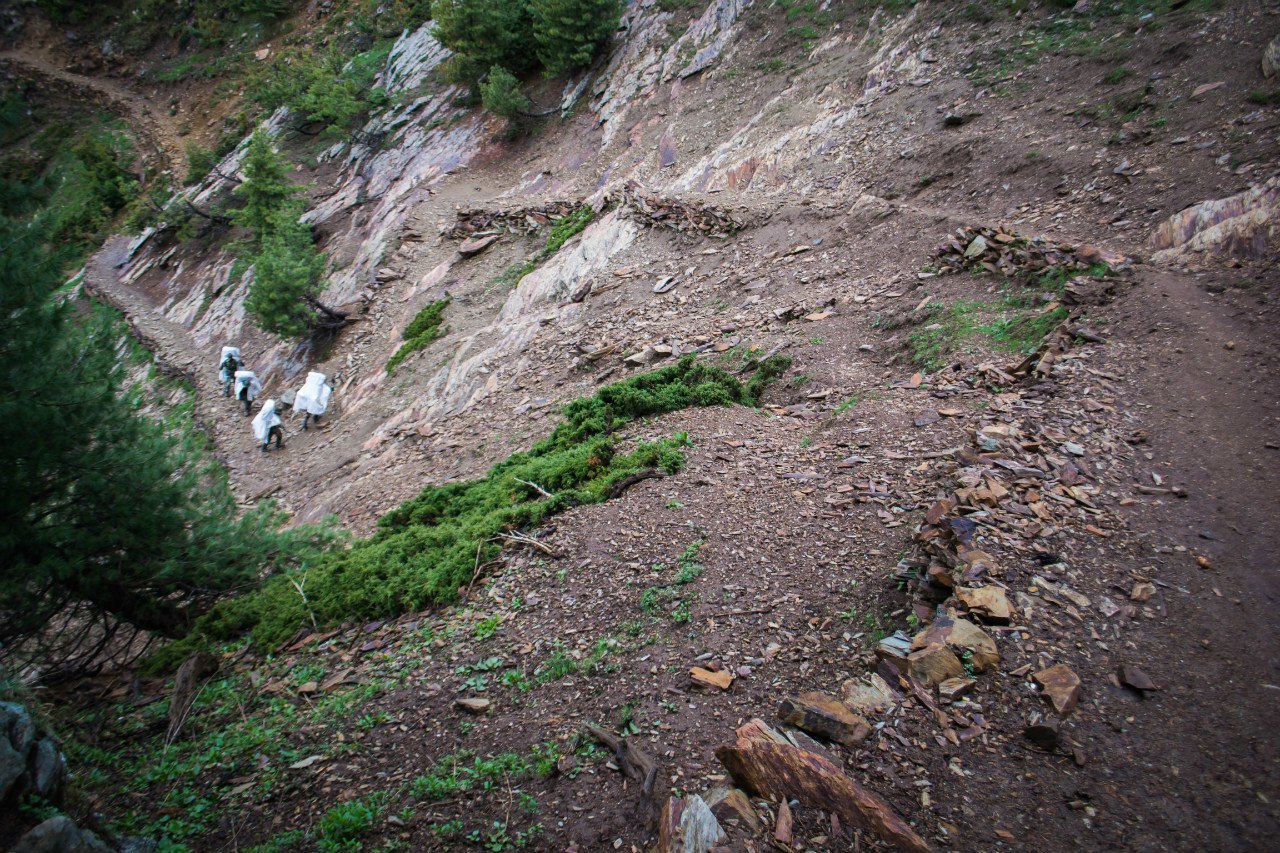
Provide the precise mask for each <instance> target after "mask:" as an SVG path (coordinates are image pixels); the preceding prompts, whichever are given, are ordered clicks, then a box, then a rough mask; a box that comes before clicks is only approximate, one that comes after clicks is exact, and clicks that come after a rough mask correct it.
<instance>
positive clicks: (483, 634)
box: [473, 613, 502, 640]
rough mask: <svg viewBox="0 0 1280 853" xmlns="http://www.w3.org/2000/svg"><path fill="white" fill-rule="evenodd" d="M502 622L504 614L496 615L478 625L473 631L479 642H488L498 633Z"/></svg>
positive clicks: (482, 620)
mask: <svg viewBox="0 0 1280 853" xmlns="http://www.w3.org/2000/svg"><path fill="white" fill-rule="evenodd" d="M501 622H502V614H501V613H494V614H493V615H491V616H488V617H486V618H484V619H481V620H480V621H479V622H477V623H476V626H475V628H474V629H473V630H474V632H475V635H476V639H477V640H487V639H489V638H490V637H492V636H493V635H494V634H495V633H497V630H498V625H499V624H501Z"/></svg>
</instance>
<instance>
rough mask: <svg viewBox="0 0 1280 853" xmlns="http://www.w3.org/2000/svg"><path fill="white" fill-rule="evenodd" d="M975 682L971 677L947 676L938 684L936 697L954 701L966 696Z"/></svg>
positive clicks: (944, 700)
mask: <svg viewBox="0 0 1280 853" xmlns="http://www.w3.org/2000/svg"><path fill="white" fill-rule="evenodd" d="M975 683H976V682H975V681H974V680H973V679H972V678H948V679H947V680H946V681H944V682H942V683H941V684H939V685H938V698H940V699H941V700H942V701H943V702H954V701H956V700H957V699H959V698H960V697H962V696H967V695H968V694H969V693H970V692H971V691H972V690H973V685H974V684H975Z"/></svg>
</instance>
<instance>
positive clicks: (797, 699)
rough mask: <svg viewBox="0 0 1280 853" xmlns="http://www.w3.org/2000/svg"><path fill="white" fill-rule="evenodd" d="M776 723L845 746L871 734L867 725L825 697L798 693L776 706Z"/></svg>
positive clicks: (856, 742) (818, 694) (860, 718)
mask: <svg viewBox="0 0 1280 853" xmlns="http://www.w3.org/2000/svg"><path fill="white" fill-rule="evenodd" d="M778 719H780V720H782V721H783V722H784V723H787V724H788V725H792V726H795V727H796V728H798V729H803V730H804V731H806V732H808V733H809V734H812V735H817V736H818V737H821V738H826V739H827V740H829V741H834V742H835V743H839V744H844V745H845V746H854V745H856V744H859V743H861V742H862V741H864V740H866V738H867V735H869V734H871V724H870V723H868V722H867V721H866V720H864V719H863V718H862V717H860V716H858V715H857V714H855V713H853V712H852V711H850V710H849V709H848V708H847V707H845V705H844V704H843V703H842V702H841V701H840V700H839V699H837V698H836V697H834V696H828V695H827V694H825V693H817V692H809V693H801V694H800V695H799V696H792V697H788V698H786V699H783V700H782V704H780V705H779V706H778Z"/></svg>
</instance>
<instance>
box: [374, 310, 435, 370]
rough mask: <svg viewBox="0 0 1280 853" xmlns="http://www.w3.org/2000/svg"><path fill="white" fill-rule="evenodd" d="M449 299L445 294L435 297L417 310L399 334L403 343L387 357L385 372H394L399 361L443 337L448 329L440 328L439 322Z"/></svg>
mask: <svg viewBox="0 0 1280 853" xmlns="http://www.w3.org/2000/svg"><path fill="white" fill-rule="evenodd" d="M449 301H450V300H449V297H447V296H446V297H445V298H444V299H437V300H436V301H435V302H432V303H431V304H430V305H428V306H427V307H426V308H423V309H422V310H421V311H419V312H418V315H417V316H416V317H414V318H413V320H412V322H410V323H409V325H408V326H405V329H404V334H403V335H402V336H401V337H403V338H404V343H403V344H401V345H400V349H398V350H396V352H395V355H393V356H391V358H390V359H388V361H387V373H395V370H396V368H397V367H399V366H400V362H402V361H404V360H405V359H406V358H408V357H409V356H410V355H412V354H413V353H415V352H417V351H418V350H420V349H423V348H424V347H426V346H427V345H428V344H430V343H431V342H432V341H435V340H438V339H440V338H442V337H444V335H445V334H446V333H447V332H448V329H442V328H441V327H440V324H441V322H442V321H443V319H444V309H445V308H447V307H449Z"/></svg>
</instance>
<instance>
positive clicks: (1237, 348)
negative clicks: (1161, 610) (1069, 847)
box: [1118, 273, 1280, 850]
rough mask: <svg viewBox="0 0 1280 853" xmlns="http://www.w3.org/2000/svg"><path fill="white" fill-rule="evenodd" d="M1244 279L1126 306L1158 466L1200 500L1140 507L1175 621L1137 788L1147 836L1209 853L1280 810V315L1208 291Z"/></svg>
mask: <svg viewBox="0 0 1280 853" xmlns="http://www.w3.org/2000/svg"><path fill="white" fill-rule="evenodd" d="M1215 279H1216V280H1217V283H1216V284H1215ZM1237 281H1238V278H1228V277H1227V276H1226V275H1224V274H1222V273H1219V274H1216V275H1213V276H1211V277H1210V278H1208V279H1197V278H1195V277H1192V276H1190V275H1183V274H1174V273H1159V274H1157V275H1154V276H1152V277H1150V278H1147V279H1146V280H1145V281H1143V282H1142V283H1141V284H1140V285H1139V287H1138V288H1136V289H1135V290H1134V291H1133V292H1132V293H1131V294H1130V295H1129V296H1128V298H1127V299H1126V300H1125V301H1124V303H1122V304H1121V305H1120V306H1118V307H1119V308H1120V311H1119V312H1118V313H1119V314H1120V317H1119V318H1118V319H1119V322H1120V330H1122V331H1123V333H1124V337H1125V338H1127V339H1129V340H1131V341H1134V342H1135V343H1136V347H1135V349H1136V350H1137V358H1138V359H1139V360H1140V362H1141V364H1142V367H1141V370H1140V376H1141V380H1140V381H1139V382H1138V383H1137V387H1136V390H1137V392H1138V397H1137V399H1136V400H1135V401H1134V402H1135V403H1136V405H1135V406H1134V408H1135V409H1137V408H1144V407H1145V408H1146V410H1147V412H1148V414H1147V415H1146V416H1145V417H1142V419H1141V421H1142V427H1143V428H1144V429H1145V430H1146V431H1147V432H1148V434H1149V436H1150V438H1149V451H1148V452H1149V453H1150V455H1151V458H1150V461H1149V463H1148V466H1149V468H1150V471H1151V472H1155V473H1156V474H1157V475H1159V476H1162V477H1164V478H1165V480H1166V482H1167V483H1169V484H1174V485H1185V487H1186V489H1187V491H1188V493H1189V495H1188V497H1187V498H1186V499H1185V500H1178V499H1176V498H1168V499H1164V500H1160V501H1158V502H1157V501H1151V502H1148V503H1146V504H1144V505H1141V506H1140V507H1135V510H1136V512H1135V514H1134V517H1133V519H1132V528H1133V530H1134V532H1135V533H1137V534H1138V538H1141V539H1145V540H1146V541H1147V542H1148V543H1149V544H1150V545H1151V547H1152V550H1153V551H1154V552H1155V553H1149V554H1148V559H1152V560H1156V561H1159V563H1160V566H1161V570H1162V577H1163V578H1164V579H1165V581H1166V582H1167V583H1170V584H1172V585H1173V586H1172V587H1171V588H1169V590H1168V593H1167V594H1168V599H1167V600H1168V601H1169V604H1170V614H1169V615H1170V617H1171V618H1170V619H1168V620H1167V621H1163V622H1162V623H1160V625H1159V627H1158V629H1156V630H1152V631H1150V632H1148V633H1147V634H1146V635H1145V636H1144V637H1143V641H1142V645H1143V647H1144V652H1145V653H1146V654H1148V655H1149V656H1150V658H1151V660H1152V661H1153V662H1158V665H1159V667H1160V668H1161V670H1162V673H1163V674H1162V677H1163V678H1165V679H1166V685H1165V686H1166V691H1165V692H1164V693H1162V694H1161V695H1158V696H1156V697H1154V698H1153V699H1152V700H1151V701H1150V702H1147V703H1141V704H1142V705H1144V707H1135V709H1134V713H1133V715H1132V716H1131V717H1130V718H1129V720H1128V721H1126V723H1125V724H1124V725H1125V728H1126V729H1127V732H1126V736H1127V740H1128V741H1129V742H1130V743H1132V744H1133V748H1134V763H1133V764H1132V765H1131V766H1130V767H1129V768H1128V770H1127V772H1126V773H1125V775H1127V776H1129V777H1130V779H1131V780H1132V781H1133V782H1134V783H1135V785H1134V787H1133V788H1132V789H1131V791H1132V793H1131V794H1130V795H1129V796H1130V797H1131V798H1132V799H1134V800H1135V801H1136V802H1142V806H1141V809H1142V815H1141V823H1142V824H1144V832H1143V835H1145V836H1146V837H1145V838H1144V839H1143V840H1144V842H1145V843H1149V844H1154V843H1158V842H1157V839H1159V838H1161V837H1163V838H1165V839H1167V838H1169V837H1182V838H1184V839H1186V840H1187V841H1188V843H1190V840H1191V839H1196V838H1199V839H1201V841H1202V842H1203V843H1204V845H1205V849H1208V848H1210V847H1212V848H1216V849H1223V850H1226V849H1259V848H1261V847H1264V846H1266V843H1267V842H1266V841H1264V839H1265V838H1267V837H1268V836H1269V833H1270V832H1272V831H1274V825H1275V824H1274V821H1275V819H1276V815H1275V805H1274V804H1275V798H1276V796H1277V793H1278V792H1280V772H1278V768H1280V763H1278V762H1280V754H1278V753H1277V746H1276V740H1275V738H1274V736H1273V733H1272V727H1273V725H1274V720H1275V702H1276V698H1277V696H1278V695H1280V661H1277V660H1276V658H1275V655H1274V651H1275V649H1276V648H1277V647H1280V625H1278V624H1277V622H1276V619H1275V608H1276V605H1277V603H1278V602H1280V573H1278V572H1277V568H1278V567H1280V565H1278V564H1280V531H1277V529H1276V526H1275V524H1274V520H1273V516H1274V512H1275V507H1276V506H1277V505H1280V478H1278V477H1277V476H1276V474H1277V471H1278V470H1280V449H1277V448H1280V420H1277V417H1278V416H1280V405H1278V403H1277V401H1280V372H1277V365H1276V355H1275V354H1276V349H1275V323H1274V321H1275V314H1276V309H1275V307H1274V303H1273V302H1271V301H1268V300H1267V299H1266V298H1265V294H1263V295H1261V296H1262V298H1259V296H1258V295H1255V294H1253V293H1251V292H1248V291H1242V290H1236V289H1231V288H1230V287H1228V289H1226V290H1225V291H1224V292H1222V293H1221V294H1219V295H1212V294H1211V293H1210V292H1209V291H1208V290H1207V289H1206V285H1208V286H1211V287H1214V288H1215V289H1220V287H1221V285H1222V284H1223V283H1230V284H1235V283H1236V282H1237ZM1144 473H1146V472H1144ZM1148 476H1149V474H1148ZM1147 482H1148V483H1149V482H1151V480H1150V479H1148V480H1147ZM1183 549H1185V550H1183ZM1196 557H1205V558H1207V559H1208V560H1209V562H1210V566H1211V568H1208V569H1204V568H1201V567H1200V566H1199V565H1198V564H1197V562H1196V559H1195V558H1196ZM1152 771H1155V772H1154V774H1153V773H1152ZM1144 773H1145V774H1146V779H1145V780H1144V779H1142V776H1143V775H1144ZM1157 779H1159V780H1162V782H1161V783H1159V784H1156V783H1155V780H1157ZM1179 780H1182V781H1179ZM1210 815H1212V816H1214V817H1215V818H1216V820H1214V821H1212V822H1210V823H1206V822H1205V818H1206V817H1208V816H1210ZM1162 833H1163V835H1162ZM1137 846H1138V847H1142V845H1137Z"/></svg>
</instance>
